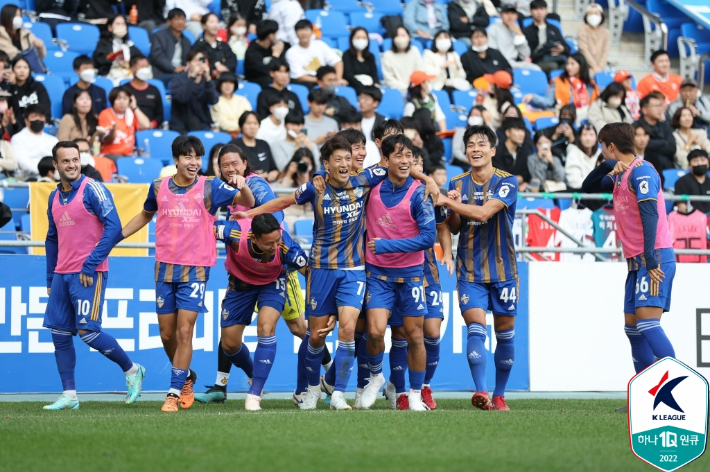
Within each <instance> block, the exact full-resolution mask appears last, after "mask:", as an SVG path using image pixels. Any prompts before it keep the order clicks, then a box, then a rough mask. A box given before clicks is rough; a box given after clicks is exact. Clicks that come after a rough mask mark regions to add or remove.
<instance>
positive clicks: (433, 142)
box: [412, 108, 445, 173]
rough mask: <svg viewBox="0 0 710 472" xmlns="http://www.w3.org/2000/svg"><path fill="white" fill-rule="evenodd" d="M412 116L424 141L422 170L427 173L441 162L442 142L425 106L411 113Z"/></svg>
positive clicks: (442, 153)
mask: <svg viewBox="0 0 710 472" xmlns="http://www.w3.org/2000/svg"><path fill="white" fill-rule="evenodd" d="M412 118H414V121H415V122H416V123H417V131H418V132H419V136H421V138H422V141H423V142H424V146H419V147H423V149H424V150H425V151H426V153H425V154H424V171H425V172H427V173H429V172H431V171H432V170H433V168H434V166H435V165H436V164H443V163H444V161H443V158H444V152H445V150H444V142H443V141H442V140H441V138H440V137H439V136H437V135H436V126H435V125H434V121H433V119H432V116H431V112H430V111H429V110H428V109H426V108H420V109H418V110H417V111H415V112H414V113H413V114H412Z"/></svg>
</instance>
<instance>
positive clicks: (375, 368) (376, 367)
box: [367, 352, 385, 375]
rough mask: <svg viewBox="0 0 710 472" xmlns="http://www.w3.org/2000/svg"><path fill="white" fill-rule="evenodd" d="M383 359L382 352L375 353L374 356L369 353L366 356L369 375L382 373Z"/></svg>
mask: <svg viewBox="0 0 710 472" xmlns="http://www.w3.org/2000/svg"><path fill="white" fill-rule="evenodd" d="M384 357H385V353H384V352H380V353H377V354H375V355H374V356H373V355H372V354H370V353H368V354H367V364H368V367H369V368H370V375H377V374H381V373H382V359H384Z"/></svg>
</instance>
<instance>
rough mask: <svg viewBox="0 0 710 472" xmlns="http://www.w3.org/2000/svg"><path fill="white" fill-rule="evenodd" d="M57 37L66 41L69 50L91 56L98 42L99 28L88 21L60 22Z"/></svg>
mask: <svg viewBox="0 0 710 472" xmlns="http://www.w3.org/2000/svg"><path fill="white" fill-rule="evenodd" d="M57 39H63V40H64V41H66V42H67V45H68V46H69V50H70V51H72V52H75V53H77V54H87V55H89V56H91V55H92V54H93V52H94V49H96V43H98V42H99V28H98V27H97V26H94V25H90V24H88V23H60V24H58V25H57Z"/></svg>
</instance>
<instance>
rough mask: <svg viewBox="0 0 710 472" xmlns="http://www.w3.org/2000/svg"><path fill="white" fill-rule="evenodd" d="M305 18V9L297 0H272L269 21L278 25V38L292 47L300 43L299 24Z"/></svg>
mask: <svg viewBox="0 0 710 472" xmlns="http://www.w3.org/2000/svg"><path fill="white" fill-rule="evenodd" d="M305 17H306V15H305V12H304V11H303V7H302V6H301V4H300V3H299V2H298V1H297V0H276V1H273V0H272V2H271V9H270V10H269V19H270V20H274V21H275V22H276V23H277V24H278V30H279V32H278V35H277V38H278V39H279V40H280V41H285V42H287V43H288V44H289V45H290V46H295V45H297V44H298V43H299V38H298V36H297V35H298V22H299V21H300V20H302V19H304V18H305ZM289 62H290V61H289ZM292 67H293V66H292Z"/></svg>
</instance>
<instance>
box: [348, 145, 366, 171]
mask: <svg viewBox="0 0 710 472" xmlns="http://www.w3.org/2000/svg"><path fill="white" fill-rule="evenodd" d="M352 148H353V159H352V162H351V167H350V170H352V171H353V172H357V171H359V170H360V169H362V166H363V164H364V163H365V157H367V149H365V143H362V142H360V143H355V144H353V145H352Z"/></svg>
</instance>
